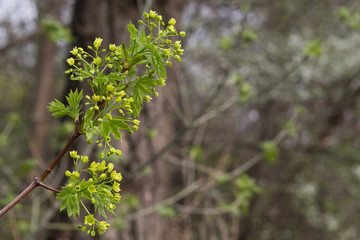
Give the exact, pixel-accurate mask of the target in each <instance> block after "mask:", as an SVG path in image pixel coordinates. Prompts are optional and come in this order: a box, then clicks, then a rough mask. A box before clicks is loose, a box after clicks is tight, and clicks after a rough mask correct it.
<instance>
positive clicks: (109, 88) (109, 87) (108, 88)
mask: <svg viewBox="0 0 360 240" xmlns="http://www.w3.org/2000/svg"><path fill="white" fill-rule="evenodd" d="M114 89H115V86H114V85H112V84H108V85H107V86H106V90H107V91H109V92H112V91H114Z"/></svg>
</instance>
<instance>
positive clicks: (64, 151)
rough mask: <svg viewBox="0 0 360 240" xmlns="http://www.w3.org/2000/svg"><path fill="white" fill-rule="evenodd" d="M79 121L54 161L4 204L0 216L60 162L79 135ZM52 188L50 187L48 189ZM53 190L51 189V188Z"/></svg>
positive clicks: (37, 184) (30, 190)
mask: <svg viewBox="0 0 360 240" xmlns="http://www.w3.org/2000/svg"><path fill="white" fill-rule="evenodd" d="M80 135H81V134H80V123H79V121H78V120H77V121H75V131H74V133H73V135H72V136H71V137H70V139H69V140H68V142H67V144H66V145H65V146H64V148H63V149H62V150H61V152H60V153H59V154H58V155H57V156H56V158H55V159H54V161H53V162H52V163H51V164H50V165H49V166H48V167H47V168H46V169H45V170H44V171H43V172H42V174H41V176H40V177H39V178H38V177H36V178H34V180H33V181H32V182H31V183H30V184H29V186H27V187H26V188H25V190H24V191H22V192H21V193H20V194H19V195H18V196H17V197H16V198H15V199H14V200H13V201H11V202H10V203H9V204H8V205H6V206H5V207H4V208H3V209H1V210H0V217H1V216H3V215H4V214H5V213H7V212H8V211H9V210H10V209H11V208H13V207H14V206H15V205H16V204H18V203H19V202H20V201H21V200H22V199H23V198H25V197H26V196H27V195H28V194H29V193H30V192H32V191H33V190H34V189H35V188H36V187H37V186H41V184H39V182H41V181H43V180H44V179H45V178H46V177H47V176H48V175H49V174H50V173H51V171H52V170H53V169H54V168H55V166H56V165H57V164H58V163H59V162H60V160H61V158H62V157H63V156H64V155H65V153H66V152H67V151H68V149H69V148H70V146H71V145H72V144H73V143H74V141H75V140H76V139H77V138H78V137H79V136H80ZM50 190H52V189H50ZM52 191H53V190H52Z"/></svg>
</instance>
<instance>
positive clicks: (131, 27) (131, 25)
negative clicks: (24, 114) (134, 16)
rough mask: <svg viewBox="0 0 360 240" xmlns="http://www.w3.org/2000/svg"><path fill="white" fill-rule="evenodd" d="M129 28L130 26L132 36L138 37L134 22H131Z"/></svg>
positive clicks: (133, 37)
mask: <svg viewBox="0 0 360 240" xmlns="http://www.w3.org/2000/svg"><path fill="white" fill-rule="evenodd" d="M127 28H128V30H129V32H130V36H131V38H132V39H136V37H137V29H136V27H135V26H134V24H132V23H131V22H130V24H128V26H127Z"/></svg>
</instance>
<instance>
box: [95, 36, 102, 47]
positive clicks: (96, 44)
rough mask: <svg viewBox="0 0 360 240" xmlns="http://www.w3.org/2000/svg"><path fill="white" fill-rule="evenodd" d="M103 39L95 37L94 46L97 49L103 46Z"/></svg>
mask: <svg viewBox="0 0 360 240" xmlns="http://www.w3.org/2000/svg"><path fill="white" fill-rule="evenodd" d="M102 41H103V40H102V39H101V38H95V41H94V43H93V45H94V48H95V49H99V47H100V46H101V42H102Z"/></svg>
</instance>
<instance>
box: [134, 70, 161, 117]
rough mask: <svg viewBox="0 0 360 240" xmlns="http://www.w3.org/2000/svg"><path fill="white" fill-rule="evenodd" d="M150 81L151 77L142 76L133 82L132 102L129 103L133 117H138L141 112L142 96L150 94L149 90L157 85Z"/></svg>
mask: <svg viewBox="0 0 360 240" xmlns="http://www.w3.org/2000/svg"><path fill="white" fill-rule="evenodd" d="M152 79H153V77H151V76H143V77H139V78H137V79H136V81H135V85H134V87H133V99H134V102H132V103H131V105H132V107H133V110H134V116H135V117H137V116H139V114H140V112H141V109H142V104H143V99H144V96H145V95H150V94H152V90H151V88H153V87H155V86H156V85H157V82H156V81H154V80H152Z"/></svg>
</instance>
